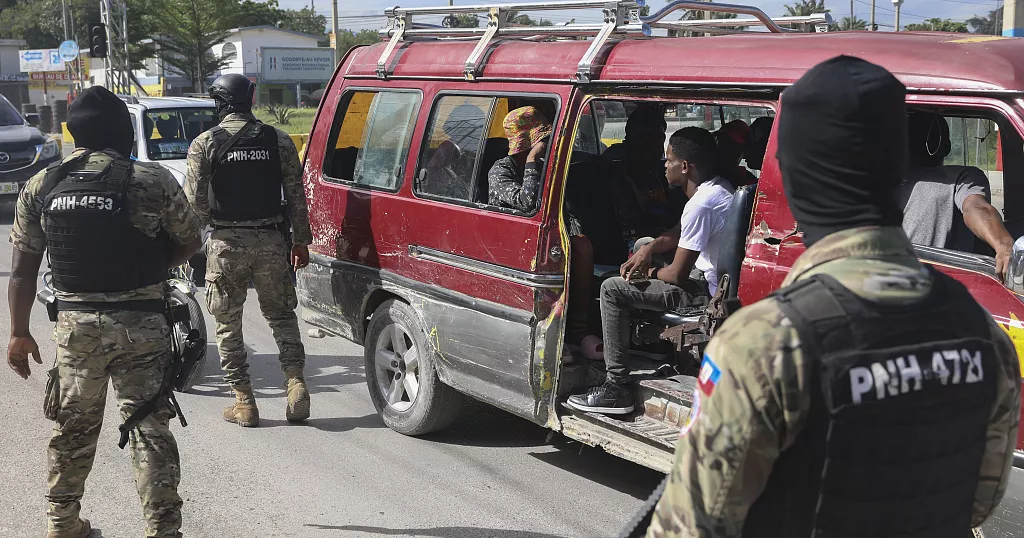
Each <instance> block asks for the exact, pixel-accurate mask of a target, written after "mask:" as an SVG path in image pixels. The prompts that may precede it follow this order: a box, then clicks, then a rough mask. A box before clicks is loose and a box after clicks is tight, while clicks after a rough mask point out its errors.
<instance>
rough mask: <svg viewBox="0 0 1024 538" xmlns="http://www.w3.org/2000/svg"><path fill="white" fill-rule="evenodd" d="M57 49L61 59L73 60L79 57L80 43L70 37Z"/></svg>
mask: <svg viewBox="0 0 1024 538" xmlns="http://www.w3.org/2000/svg"><path fill="white" fill-rule="evenodd" d="M57 51H58V53H59V54H60V59H61V60H64V61H65V62H73V61H75V60H76V59H77V58H78V43H76V42H74V41H72V40H70V39H69V40H67V41H65V42H63V43H61V44H60V48H58V49H57Z"/></svg>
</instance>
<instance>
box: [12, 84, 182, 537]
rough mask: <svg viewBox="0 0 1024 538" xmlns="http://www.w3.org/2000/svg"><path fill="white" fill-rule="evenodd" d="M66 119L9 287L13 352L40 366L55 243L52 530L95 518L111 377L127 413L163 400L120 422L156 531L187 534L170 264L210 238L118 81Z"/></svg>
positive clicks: (24, 199) (89, 93)
mask: <svg viewBox="0 0 1024 538" xmlns="http://www.w3.org/2000/svg"><path fill="white" fill-rule="evenodd" d="M67 126H68V130H69V131H70V132H71V135H72V136H74V138H75V145H76V146H77V147H76V149H75V151H74V152H72V153H71V155H70V156H69V157H67V158H65V159H64V160H63V162H58V163H54V164H53V165H51V166H49V167H47V169H46V170H44V171H41V172H39V173H38V174H36V175H35V176H34V177H32V179H30V180H29V181H28V183H27V184H26V185H25V188H24V189H23V190H22V191H21V194H20V195H19V197H18V204H17V208H16V210H15V217H14V226H13V228H12V230H11V243H13V244H14V254H13V256H12V269H11V278H10V284H9V287H8V301H9V306H10V312H11V342H10V344H9V345H8V348H7V354H8V358H7V361H8V363H9V364H10V366H11V368H12V369H13V370H14V371H15V373H17V374H18V375H19V376H21V377H22V378H28V376H29V375H30V374H31V371H30V370H29V363H28V357H29V356H30V355H31V356H32V358H33V359H34V360H35V362H36V363H40V364H41V363H42V360H41V358H40V355H39V346H38V345H36V341H35V339H34V338H33V336H32V334H31V332H30V331H29V318H30V314H31V311H32V305H33V303H34V302H35V293H36V282H37V280H38V278H39V266H40V264H41V263H42V260H43V255H44V253H45V254H46V255H47V260H48V262H49V265H50V269H51V271H52V277H53V280H52V282H53V288H54V295H55V297H56V299H57V301H56V307H57V313H56V320H55V321H56V322H57V325H56V328H55V329H54V336H55V339H56V342H57V357H56V361H55V365H54V367H53V370H51V372H50V375H55V376H56V380H57V382H58V385H59V396H58V397H57V398H56V399H57V400H58V401H57V402H50V403H51V404H53V403H55V404H56V405H47V406H45V409H44V411H45V412H46V414H47V416H48V417H49V418H51V419H52V420H54V427H53V433H52V434H51V437H50V444H49V450H48V454H49V457H48V459H49V462H50V465H49V476H48V479H47V483H48V488H47V492H46V500H47V501H48V502H49V508H48V510H47V519H48V525H47V530H48V531H49V532H48V533H47V534H46V536H47V538H86V537H87V536H88V535H89V533H90V531H91V524H90V523H89V521H88V520H84V519H81V518H80V514H81V500H82V497H83V495H84V493H85V483H86V480H87V478H88V476H89V474H90V471H91V469H92V465H93V459H94V458H95V456H96V444H97V441H98V439H99V435H100V429H101V427H102V425H103V413H104V410H105V409H106V407H107V406H106V405H105V401H106V398H107V385H108V383H112V384H113V389H114V392H115V396H116V398H115V399H116V401H117V406H118V408H119V410H120V413H121V416H122V417H126V418H127V417H129V416H131V415H133V414H134V413H136V412H137V411H140V409H142V410H145V409H147V408H151V409H152V412H150V413H149V414H144V413H145V411H142V413H143V416H142V420H141V421H139V422H138V425H137V426H136V427H135V428H133V429H131V430H130V432H131V435H130V436H129V435H128V434H129V430H125V431H123V432H122V436H123V437H122V443H129V446H130V447H131V457H132V472H133V475H134V477H135V482H136V486H137V490H138V495H139V500H140V501H141V503H142V512H143V515H144V517H145V519H146V536H166V537H180V536H181V532H180V529H181V506H182V500H181V497H180V496H179V495H178V491H177V489H178V482H179V480H180V478H181V476H180V474H181V473H180V467H179V461H178V447H177V444H176V442H175V440H174V435H173V434H171V430H170V428H169V427H168V423H169V421H170V418H171V417H173V416H174V410H173V409H172V407H171V406H170V405H168V403H167V396H166V394H164V393H161V387H162V385H163V383H164V373H165V372H166V371H167V369H168V368H170V367H171V364H172V360H173V358H172V357H171V329H170V326H169V325H168V321H167V318H166V316H165V314H166V308H167V296H168V293H169V292H170V289H169V287H168V284H167V278H168V269H170V268H172V267H176V266H178V265H181V264H182V263H184V262H185V261H186V260H188V258H189V257H190V256H192V254H194V253H195V252H196V250H198V249H199V246H200V239H199V231H200V223H199V219H198V218H197V217H196V215H195V213H194V212H193V211H192V208H191V207H190V206H189V204H188V200H186V199H185V194H184V193H183V192H182V189H181V187H180V186H179V185H178V182H177V181H175V179H174V177H172V176H171V173H170V172H169V171H167V169H165V168H163V167H162V166H160V165H159V164H155V163H143V162H138V161H134V162H133V161H132V160H130V158H129V157H130V155H131V151H132V140H133V137H134V135H133V131H132V120H131V115H130V114H129V113H128V107H127V106H126V105H125V103H124V101H122V100H121V99H119V98H118V97H117V96H116V95H114V94H113V93H111V92H110V91H109V90H107V89H106V88H103V87H102V86H93V87H92V88H88V89H86V90H85V91H83V92H82V94H81V95H79V96H78V98H76V99H75V101H74V102H73V103H72V104H71V106H70V108H69V109H68V121H67ZM137 417H138V415H136V417H135V418H137ZM129 437H130V442H129ZM9 439H11V441H8V442H13V438H9ZM122 447H123V445H122Z"/></svg>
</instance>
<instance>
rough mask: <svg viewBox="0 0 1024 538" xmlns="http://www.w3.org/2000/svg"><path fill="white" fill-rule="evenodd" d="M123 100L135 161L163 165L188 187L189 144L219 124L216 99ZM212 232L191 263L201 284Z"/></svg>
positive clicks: (167, 98) (208, 231)
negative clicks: (129, 122)
mask: <svg viewBox="0 0 1024 538" xmlns="http://www.w3.org/2000/svg"><path fill="white" fill-rule="evenodd" d="M122 99H123V100H124V101H125V102H126V104H127V105H128V112H129V113H130V114H131V116H132V127H133V128H134V129H135V142H134V145H133V146H132V157H133V158H135V159H138V160H140V161H144V162H155V163H158V164H160V165H161V166H163V167H164V168H166V169H167V170H169V171H170V172H171V174H172V175H173V176H174V179H176V180H178V183H179V184H181V185H183V186H184V184H185V175H186V174H187V172H188V161H187V157H188V147H189V144H191V143H192V140H194V139H195V138H196V137H197V136H199V134H200V133H202V132H204V131H207V130H209V129H210V128H211V127H213V126H214V125H217V123H218V122H219V119H218V118H217V108H216V105H214V102H213V99H208V98H207V99H203V98H195V97H132V96H122ZM140 133H141V134H142V136H139V134H140ZM211 231H212V230H211V229H210V228H209V227H207V229H206V230H204V232H203V248H201V249H199V252H197V253H196V254H195V255H194V256H193V257H192V259H190V260H189V265H190V266H191V267H192V269H193V271H194V272H193V278H194V280H195V281H196V282H197V283H202V282H203V280H204V278H205V273H206V239H207V238H209V237H210V233H211Z"/></svg>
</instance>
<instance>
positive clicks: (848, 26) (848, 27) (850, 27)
mask: <svg viewBox="0 0 1024 538" xmlns="http://www.w3.org/2000/svg"><path fill="white" fill-rule="evenodd" d="M846 29H847V30H853V0H850V24H849V25H847V28H846Z"/></svg>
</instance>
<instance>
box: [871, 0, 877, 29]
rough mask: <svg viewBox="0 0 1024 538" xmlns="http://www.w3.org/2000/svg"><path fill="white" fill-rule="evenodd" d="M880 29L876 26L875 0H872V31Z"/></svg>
mask: <svg viewBox="0 0 1024 538" xmlns="http://www.w3.org/2000/svg"><path fill="white" fill-rule="evenodd" d="M875 30H878V28H875V0H871V31H872V32H874V31H875Z"/></svg>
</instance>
